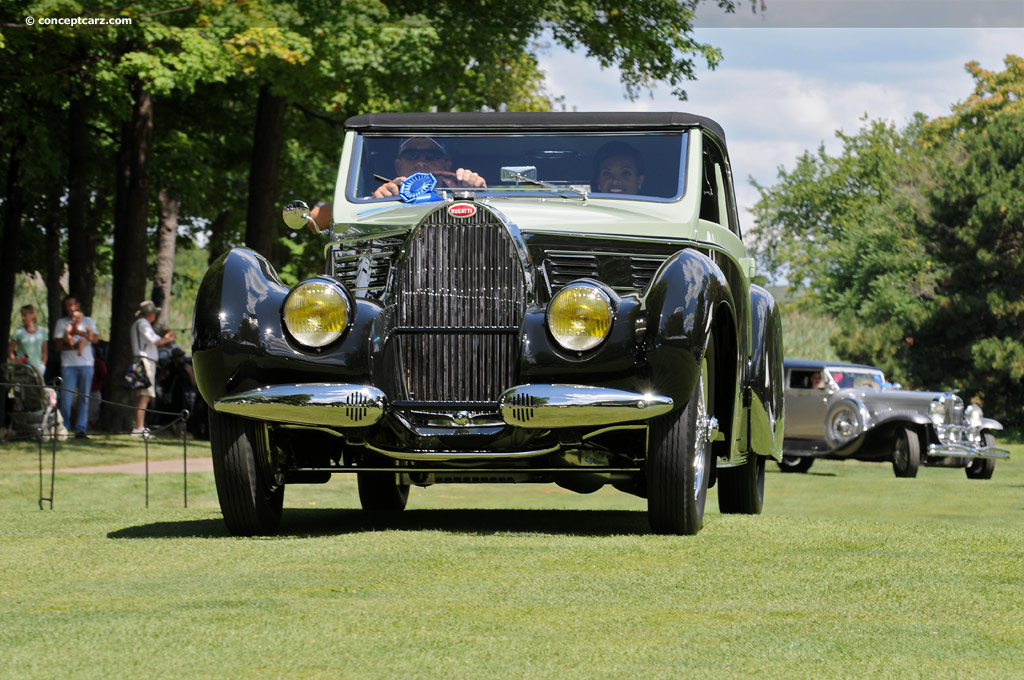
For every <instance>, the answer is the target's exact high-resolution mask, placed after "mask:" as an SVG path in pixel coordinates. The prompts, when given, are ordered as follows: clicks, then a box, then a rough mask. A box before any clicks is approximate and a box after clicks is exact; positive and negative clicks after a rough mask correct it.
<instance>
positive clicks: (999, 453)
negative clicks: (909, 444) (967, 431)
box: [928, 444, 1010, 458]
mask: <svg viewBox="0 0 1024 680" xmlns="http://www.w3.org/2000/svg"><path fill="white" fill-rule="evenodd" d="M928 455H929V456H935V457H944V456H957V457H959V458H1009V457H1010V452H1009V450H1007V449H1001V448H999V447H998V446H979V447H971V446H965V445H963V444H929V445H928Z"/></svg>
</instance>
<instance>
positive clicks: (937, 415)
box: [928, 398, 946, 427]
mask: <svg viewBox="0 0 1024 680" xmlns="http://www.w3.org/2000/svg"><path fill="white" fill-rule="evenodd" d="M928 417H929V418H930V419H931V421H932V425H934V426H935V427H938V426H940V425H942V424H944V423H945V422H946V404H945V403H943V400H942V399H941V398H939V399H933V400H932V403H931V404H929V405H928Z"/></svg>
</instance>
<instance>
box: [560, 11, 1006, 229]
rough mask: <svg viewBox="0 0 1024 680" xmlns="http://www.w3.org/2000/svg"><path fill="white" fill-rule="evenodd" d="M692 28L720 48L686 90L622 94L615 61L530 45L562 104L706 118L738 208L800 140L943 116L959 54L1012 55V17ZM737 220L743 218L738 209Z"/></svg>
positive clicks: (994, 62) (984, 61)
mask: <svg viewBox="0 0 1024 680" xmlns="http://www.w3.org/2000/svg"><path fill="white" fill-rule="evenodd" d="M778 1H779V0H768V2H769V6H770V7H771V3H772V2H778ZM847 1H849V0H847ZM899 1H900V0H889V2H890V3H898V2H899ZM1019 4H1020V7H1021V8H1022V9H1021V11H1022V14H1024V2H1020V3H1019ZM776 7H778V5H776ZM744 20H746V17H744ZM1021 23H1024V22H1021ZM1018 25H1019V24H1018ZM695 37H696V38H697V39H698V40H700V41H702V42H707V43H710V44H712V45H714V46H716V47H718V48H720V49H721V50H722V52H723V57H724V59H723V61H722V63H721V64H720V65H719V66H718V68H717V69H715V70H714V71H709V70H707V69H706V68H705V67H704V66H703V64H700V68H699V69H698V80H697V81H694V82H692V83H690V84H689V85H688V86H687V87H686V90H687V93H688V95H689V96H688V99H687V101H682V102H680V101H678V100H677V99H676V98H675V97H673V96H672V95H671V94H670V92H669V90H670V89H671V88H669V87H667V86H666V87H659V88H656V89H655V90H654V91H653V92H651V93H649V94H647V95H644V96H641V98H640V99H638V100H637V101H635V102H630V101H628V100H626V99H624V97H623V94H624V91H623V88H622V85H621V83H620V81H619V79H618V73H617V72H616V71H614V70H611V71H602V70H601V69H600V67H599V66H597V64H596V63H595V62H594V61H592V60H589V59H587V58H586V57H585V56H584V55H583V54H581V53H571V52H568V51H566V50H561V49H550V50H548V51H547V52H546V53H543V54H542V58H541V66H542V68H544V69H545V71H546V72H547V79H546V86H547V89H548V92H549V94H551V95H555V96H562V97H564V104H565V106H566V108H567V109H569V110H573V109H576V110H579V111H629V110H637V111H687V112H691V113H697V114H701V115H706V116H709V117H711V118H713V119H715V120H717V121H718V122H719V123H721V124H722V127H723V128H724V129H725V133H726V138H727V141H728V144H729V150H730V155H731V157H732V163H733V172H734V175H735V177H736V179H737V187H736V191H737V199H738V201H739V203H740V206H741V208H743V209H744V210H745V209H749V207H750V206H751V205H753V203H754V202H755V201H756V200H757V192H756V191H755V190H754V189H753V188H752V187H751V186H750V184H749V182H747V181H746V179H747V178H748V177H750V176H752V177H754V178H755V179H757V181H759V182H761V183H762V184H771V183H773V182H774V180H775V178H776V176H777V168H778V167H779V166H785V167H787V168H791V167H793V163H794V160H795V159H796V157H797V156H798V155H800V154H801V153H802V152H803V151H804V150H805V149H815V148H817V147H818V145H819V144H821V143H823V142H824V143H825V146H826V148H827V149H828V150H830V151H832V152H835V151H836V150H837V149H838V148H839V144H838V142H837V140H836V139H835V135H834V132H835V131H836V130H839V129H841V130H843V131H845V132H848V133H853V132H856V130H857V129H858V128H859V126H860V119H861V118H862V117H863V116H864V115H865V114H867V115H868V116H869V117H870V118H872V119H877V118H884V119H886V120H890V121H894V122H896V123H897V124H900V125H902V124H903V123H905V122H906V121H907V120H908V119H909V118H910V117H911V116H912V115H913V113H914V112H915V111H920V112H922V113H924V114H925V115H927V116H929V117H935V116H940V115H944V114H946V113H948V112H949V110H950V107H951V106H952V105H953V104H954V103H955V102H958V101H962V100H963V99H965V98H966V97H967V96H969V95H970V94H971V92H972V91H973V80H972V79H971V78H970V76H969V75H968V74H967V73H966V71H965V70H964V64H966V63H967V62H968V61H972V60H976V61H978V62H980V63H981V65H982V67H983V68H986V69H989V70H1002V69H1003V58H1004V57H1005V55H1006V54H1008V53H1011V54H1017V55H1022V56H1024V28H986V29H977V28H974V29H965V28H909V29H893V28H881V29H867V28H856V29H849V28H698V29H697V30H696V31H695ZM741 219H742V220H743V222H744V226H745V227H746V228H749V227H750V226H752V225H751V223H750V218H749V215H746V214H744V215H741Z"/></svg>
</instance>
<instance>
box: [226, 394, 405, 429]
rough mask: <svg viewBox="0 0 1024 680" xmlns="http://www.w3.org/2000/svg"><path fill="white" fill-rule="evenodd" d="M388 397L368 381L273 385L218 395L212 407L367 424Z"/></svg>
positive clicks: (298, 420) (299, 421)
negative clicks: (218, 397)
mask: <svg viewBox="0 0 1024 680" xmlns="http://www.w3.org/2000/svg"><path fill="white" fill-rule="evenodd" d="M386 407H387V397H385V396H384V393H383V392H382V391H380V390H379V389H377V388H376V387H370V386H368V385H344V384H343V385H339V384H331V383H308V384H304V385H274V386H271V387H260V388H259V389H255V390H251V391H249V392H242V393H240V394H232V395H231V396H228V397H224V398H223V399H218V400H217V401H215V402H214V404H213V409H214V410H215V411H217V412H218V413H232V414H234V415H238V416H244V417H246V418H255V419H257V420H269V421H273V422H278V423H292V424H296V425H324V426H328V427H366V426H367V425H373V424H374V423H376V422H377V421H378V420H380V419H381V417H382V416H383V415H384V411H385V409H386Z"/></svg>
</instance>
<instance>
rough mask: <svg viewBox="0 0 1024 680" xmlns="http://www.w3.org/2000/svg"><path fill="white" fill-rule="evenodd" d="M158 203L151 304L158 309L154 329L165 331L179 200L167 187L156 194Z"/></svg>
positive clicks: (169, 304) (172, 273)
mask: <svg viewBox="0 0 1024 680" xmlns="http://www.w3.org/2000/svg"><path fill="white" fill-rule="evenodd" d="M157 201H158V202H159V203H160V221H159V222H158V224H157V230H156V232H157V247H156V273H155V274H154V276H153V294H152V296H151V298H152V300H153V303H154V304H155V305H156V306H157V307H159V308H160V315H159V316H158V317H157V320H156V327H157V328H159V329H161V330H166V329H167V326H168V319H169V318H170V311H171V310H170V307H171V278H172V277H173V276H174V247H175V244H176V241H177V238H178V209H179V208H180V207H181V199H180V198H178V197H177V196H173V195H172V194H171V192H170V191H169V190H168V189H167V187H162V188H161V189H160V191H159V193H158V194H157Z"/></svg>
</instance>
